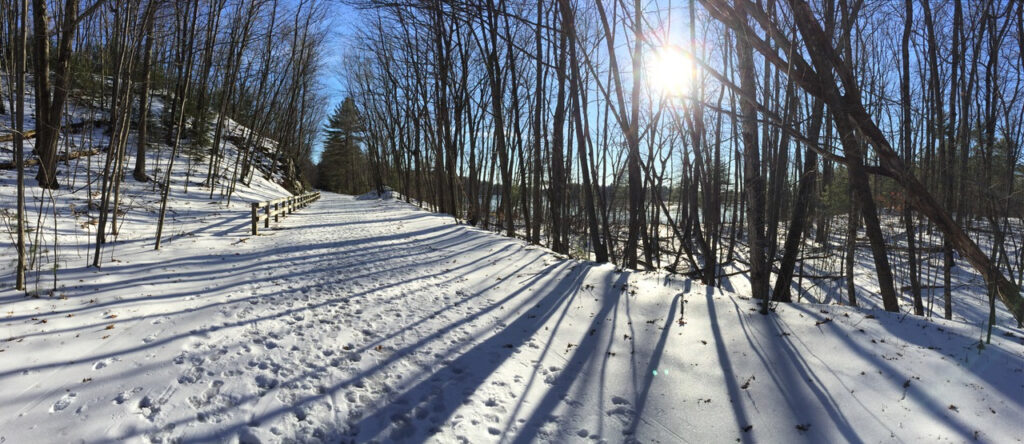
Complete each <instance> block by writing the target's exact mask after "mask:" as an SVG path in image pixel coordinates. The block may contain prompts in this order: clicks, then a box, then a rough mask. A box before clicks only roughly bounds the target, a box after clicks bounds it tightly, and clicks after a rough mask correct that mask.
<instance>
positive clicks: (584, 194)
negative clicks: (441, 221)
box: [345, 0, 1024, 322]
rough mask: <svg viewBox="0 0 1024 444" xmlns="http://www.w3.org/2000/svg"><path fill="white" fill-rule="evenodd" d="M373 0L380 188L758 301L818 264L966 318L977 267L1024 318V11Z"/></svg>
mask: <svg viewBox="0 0 1024 444" xmlns="http://www.w3.org/2000/svg"><path fill="white" fill-rule="evenodd" d="M355 3H356V5H358V6H359V7H360V8H363V10H364V11H365V14H368V15H369V16H370V17H371V18H370V19H367V20H364V23H363V25H362V26H361V27H360V29H359V32H358V36H359V37H358V39H356V41H357V46H356V48H354V49H352V50H351V52H350V54H348V55H347V58H346V63H345V66H346V74H347V75H346V77H345V78H346V81H347V85H348V90H349V92H350V93H351V94H352V97H353V98H354V99H355V100H356V101H357V103H358V104H359V108H360V110H361V112H362V113H363V118H364V119H365V121H366V144H365V145H366V156H367V157H368V161H369V162H370V163H371V164H372V169H371V170H370V171H369V172H368V173H367V174H369V175H370V176H371V177H369V178H368V179H372V182H374V183H375V184H376V186H377V187H379V188H381V187H385V186H389V187H393V188H395V189H396V190H398V191H400V192H401V193H402V194H403V195H404V196H406V198H407V199H415V200H417V201H419V202H420V203H421V205H429V207H430V208H431V209H434V210H436V211H440V212H443V213H448V214H452V215H455V217H457V218H461V219H465V220H467V221H469V223H471V224H473V225H479V226H481V227H484V228H489V229H492V230H495V231H500V232H502V233H504V234H506V235H507V236H515V237H520V238H523V239H526V240H528V241H530V242H531V243H535V244H539V245H543V246H546V247H549V248H551V249H552V250H554V251H555V252H558V253H563V254H569V255H571V256H573V257H579V258H585V259H592V260H595V261H597V262H612V263H615V264H617V265H619V266H622V267H624V268H628V269H647V270H653V269H667V270H671V271H674V272H678V273H682V274H686V275H688V276H692V277H695V278H699V279H700V281H701V282H703V283H704V284H707V285H715V283H716V282H717V281H719V280H720V279H721V278H722V276H723V275H728V274H731V273H748V274H749V278H750V292H751V296H752V297H753V298H755V299H758V300H763V301H764V302H765V303H764V305H763V306H762V307H763V309H764V310H769V309H770V307H771V303H770V302H771V301H782V302H789V301H791V300H793V299H794V298H795V297H798V296H796V295H794V294H793V293H794V290H793V288H794V287H795V286H798V284H795V283H794V279H796V280H799V281H801V282H802V281H803V279H800V277H805V278H807V279H809V280H812V281H814V280H817V281H833V282H834V281H836V280H843V281H845V287H846V288H841V289H840V288H836V289H834V290H833V293H839V294H838V295H836V296H835V297H839V298H842V300H843V301H844V302H845V303H847V304H850V305H857V303H858V300H864V299H865V298H878V299H879V300H880V301H881V303H882V305H883V306H884V308H885V309H886V310H888V311H899V310H901V303H902V302H901V301H903V300H904V299H906V300H907V301H908V303H909V306H908V307H907V308H905V310H912V311H913V312H914V314H916V315H924V314H926V312H927V314H928V315H932V314H936V315H939V314H941V315H942V316H944V317H946V318H947V319H951V318H952V316H953V313H954V312H955V306H956V301H955V299H956V297H955V293H957V286H958V285H957V284H954V282H955V281H956V280H957V279H956V275H957V273H958V271H957V270H958V267H961V268H962V269H967V270H970V273H971V274H975V275H980V276H981V278H983V280H984V285H983V288H982V289H981V291H985V292H987V293H989V294H990V295H991V297H993V298H995V299H998V301H1000V302H999V303H1000V304H1004V305H1005V307H1006V308H1007V309H1008V310H1009V311H1010V312H1012V313H1013V316H1014V317H1015V318H1016V319H1017V320H1018V322H1019V321H1020V320H1022V319H1024V301H1022V299H1021V296H1020V292H1019V290H1018V289H1019V286H1020V284H1021V280H1022V278H1024V268H1022V267H1024V261H1022V260H1021V254H1022V252H1024V250H1022V249H1021V248H1020V247H1019V245H1020V244H1021V241H1022V240H1024V239H1021V237H1020V236H1021V230H1020V214H1021V213H1020V211H1021V209H1022V206H1021V204H1022V201H1021V197H1020V193H1019V189H1020V185H1017V184H1018V182H1020V181H1021V179H1020V177H1019V173H1020V172H1021V170H1020V160H1021V159H1020V151H1021V143H1022V141H1024V139H1022V137H1024V133H1022V125H1021V123H1022V121H1021V119H1022V113H1021V109H1022V108H1021V103H1024V98H1022V97H1021V94H1022V93H1024V89H1022V88H1024V83H1022V77H1021V68H1022V67H1024V66H1022V64H1024V51H1022V48H1024V31H1022V26H1024V23H1022V5H1021V4H1020V3H1017V2H999V1H985V2H965V1H961V0H951V1H929V0H924V1H920V0H917V1H915V0H906V1H858V0H824V1H820V2H807V1H803V0H793V1H771V0H770V1H753V0H740V1H736V2H722V1H715V0H700V1H696V0H690V1H685V0H681V1H675V2H672V1H668V2H656V3H655V4H651V3H648V2H642V1H639V0H635V1H633V2H629V1H611V2H594V3H593V4H591V3H589V2H572V1H569V0H559V1H554V2H547V1H538V2H528V1H502V0H488V1H479V2H376V1H365V2H355ZM897 18H898V20H897ZM862 249H866V250H868V251H869V252H870V260H871V263H870V266H869V268H870V271H869V272H867V273H864V274H858V273H855V267H854V266H855V264H856V263H857V259H856V255H857V251H858V250H862ZM833 258H838V260H833ZM737 264H738V265H737ZM855 278H856V280H858V281H863V280H869V281H870V282H871V284H869V285H870V287H871V288H872V289H873V291H869V292H867V293H869V294H858V290H857V287H856V285H855V283H854V281H855ZM800 288H803V287H800ZM798 291H799V292H803V291H804V290H802V289H801V290H798ZM842 293H845V296H844V295H843V294H842ZM905 296H906V297H905ZM935 299H938V301H935ZM993 310H994V309H993ZM993 319H994V318H993Z"/></svg>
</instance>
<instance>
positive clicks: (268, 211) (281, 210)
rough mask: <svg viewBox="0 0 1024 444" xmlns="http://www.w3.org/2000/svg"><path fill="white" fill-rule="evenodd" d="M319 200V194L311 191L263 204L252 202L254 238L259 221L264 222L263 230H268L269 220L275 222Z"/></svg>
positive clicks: (257, 230)
mask: <svg viewBox="0 0 1024 444" xmlns="http://www.w3.org/2000/svg"><path fill="white" fill-rule="evenodd" d="M319 198H320V192H319V191H312V192H309V193H303V194H300V195H298V196H291V197H282V198H280V199H274V200H268V201H264V202H253V203H252V234H253V235H254V236H255V235H257V234H259V226H260V221H263V222H264V225H263V226H264V228H270V219H271V218H273V219H274V222H277V221H278V220H279V218H281V217H284V216H287V215H289V214H291V213H292V212H294V211H295V210H298V209H299V208H303V207H305V206H306V205H309V204H311V203H313V202H316V200H317V199H319Z"/></svg>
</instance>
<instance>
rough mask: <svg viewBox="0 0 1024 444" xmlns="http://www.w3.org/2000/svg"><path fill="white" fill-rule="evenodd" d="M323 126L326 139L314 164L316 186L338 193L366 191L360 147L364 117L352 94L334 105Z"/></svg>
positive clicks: (364, 159) (362, 155) (364, 160)
mask: <svg viewBox="0 0 1024 444" xmlns="http://www.w3.org/2000/svg"><path fill="white" fill-rule="evenodd" d="M324 130H325V131H326V132H327V140H326V141H325V143H324V151H323V154H322V155H321V156H320V163H319V164H318V165H317V170H318V175H317V176H318V178H317V186H318V187H319V188H320V189H323V190H327V191H334V192H338V193H346V194H359V193H362V192H365V191H366V189H367V187H368V185H367V183H368V182H367V178H366V166H367V165H366V163H367V162H366V156H365V154H364V153H363V150H362V148H361V144H362V141H363V132H364V128H363V121H362V118H361V117H360V116H359V111H358V110H357V109H356V104H355V101H353V100H352V98H351V97H346V98H345V100H344V101H342V102H341V104H339V105H338V106H337V107H336V108H335V109H334V112H333V113H332V114H331V117H330V119H329V120H328V123H327V127H326V128H325V129H324Z"/></svg>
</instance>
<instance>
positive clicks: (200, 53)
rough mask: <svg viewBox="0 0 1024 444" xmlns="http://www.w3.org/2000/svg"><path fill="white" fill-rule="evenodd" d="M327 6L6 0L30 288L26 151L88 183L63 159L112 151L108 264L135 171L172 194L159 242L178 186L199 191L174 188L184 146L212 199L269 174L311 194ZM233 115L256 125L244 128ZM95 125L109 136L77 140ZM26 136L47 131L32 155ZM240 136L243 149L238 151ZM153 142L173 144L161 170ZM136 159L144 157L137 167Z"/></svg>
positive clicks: (102, 237)
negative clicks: (308, 174) (201, 163)
mask: <svg viewBox="0 0 1024 444" xmlns="http://www.w3.org/2000/svg"><path fill="white" fill-rule="evenodd" d="M327 12H328V9H327V2H325V1H321V0H298V1H279V0H182V1H168V0H63V1H57V0H4V1H0V52H2V60H0V64H2V65H0V70H2V71H3V73H4V81H3V82H0V87H2V89H0V96H2V99H3V100H2V101H0V103H2V104H3V105H4V106H2V107H0V108H2V109H0V111H2V112H3V113H5V114H6V113H8V112H9V113H11V118H10V122H11V125H10V126H11V128H10V131H11V132H12V133H13V135H12V139H13V155H12V157H13V161H12V165H13V166H14V167H15V168H16V169H17V170H18V194H19V198H18V202H19V203H18V214H17V219H18V224H17V225H18V227H17V231H18V235H17V237H18V242H17V243H18V250H19V252H18V253H19V266H18V269H19V271H18V282H17V286H18V288H19V289H20V288H24V277H23V275H24V268H25V265H24V257H25V242H24V223H23V221H24V219H25V218H26V217H25V210H24V189H23V187H24V182H25V177H24V176H25V161H26V159H29V158H32V160H33V163H36V164H38V171H37V172H36V174H35V179H36V181H37V183H38V186H39V187H42V188H44V189H51V190H52V189H58V188H61V187H64V186H65V184H64V183H62V182H64V181H71V180H73V177H74V175H65V176H61V175H60V174H58V159H62V158H63V159H67V158H71V157H72V156H74V155H81V154H83V153H85V154H96V153H98V152H106V154H107V156H106V159H105V161H104V166H103V170H102V173H101V176H100V177H101V178H102V180H100V181H99V182H100V183H99V184H98V190H95V191H96V192H98V195H99V197H98V203H96V204H95V206H96V207H98V211H99V217H98V220H99V222H98V227H97V237H96V253H95V260H94V264H95V265H97V266H98V265H99V261H100V250H101V248H102V245H103V244H104V242H105V241H106V236H107V235H108V234H116V230H117V226H118V223H117V218H118V217H119V212H118V204H119V193H120V184H121V183H122V181H124V180H125V178H126V176H127V174H126V170H127V169H131V171H132V173H131V176H132V178H133V179H134V180H137V181H143V182H146V181H152V182H153V184H154V190H155V191H156V190H159V192H160V194H161V197H162V206H161V210H160V222H159V226H158V228H157V246H158V247H159V242H160V231H161V229H162V225H163V215H164V213H165V211H166V199H167V195H168V191H169V189H170V188H171V187H172V186H182V187H184V189H185V191H188V186H189V182H190V180H188V179H187V180H186V181H185V182H184V183H180V184H172V182H171V176H172V172H173V171H174V169H175V168H181V167H182V166H183V165H181V164H180V163H179V164H175V160H176V158H177V157H178V156H179V154H187V155H188V157H187V159H188V162H189V165H188V174H187V177H188V178H189V179H190V178H191V174H192V162H193V160H205V161H206V165H205V171H198V172H196V176H197V178H198V179H200V180H201V185H200V186H201V187H202V188H204V192H205V191H208V192H209V195H210V197H211V198H212V197H213V196H214V195H215V193H217V194H219V195H220V196H222V197H226V198H227V199H228V200H230V197H231V194H232V193H233V191H234V190H235V187H236V185H237V184H238V183H239V182H244V183H248V181H249V180H250V179H251V177H252V175H253V174H254V173H256V172H257V171H259V172H261V174H265V175H266V176H267V177H271V176H275V179H276V180H279V181H280V182H282V184H283V185H284V186H286V187H288V188H290V189H292V190H293V191H297V190H299V189H301V188H303V187H304V185H303V183H302V172H303V171H311V170H312V169H313V165H312V163H311V161H310V160H309V154H310V152H311V151H312V147H313V144H314V140H315V139H316V138H317V137H318V135H319V134H318V133H319V130H320V128H319V125H320V124H321V122H322V119H323V117H324V113H325V110H324V108H325V102H326V101H325V97H324V95H323V92H322V91H321V90H320V88H319V86H318V82H317V80H318V77H319V76H320V75H321V73H322V71H323V69H324V68H323V65H324V63H323V59H324V53H325V41H326V38H327V35H328V30H327V20H328V15H327ZM26 104H28V105H26ZM84 109H88V110H89V114H90V115H94V116H96V117H95V119H92V121H76V120H75V115H76V113H75V112H74V111H82V110H84ZM79 114H80V113H79ZM157 115H159V119H158V118H157V117H156V116H157ZM229 119H230V120H233V121H235V122H237V123H239V124H241V125H243V126H245V127H246V128H248V129H249V131H241V132H238V131H235V130H234V128H233V127H232V126H231V125H230V122H229ZM93 126H95V127H100V128H103V131H104V136H105V137H102V138H90V139H89V142H91V143H92V144H94V145H95V146H89V147H86V148H87V149H86V150H84V151H82V152H77V151H75V149H74V147H73V144H72V138H73V137H72V134H74V133H78V132H80V131H82V130H83V128H91V127H93ZM130 131H132V132H135V133H136V135H137V137H134V138H133V137H129V132H130ZM25 135H34V139H33V140H32V141H31V142H28V144H30V146H31V148H29V150H28V151H26V144H27V143H26V142H27V141H26V137H23V136H25ZM229 141H230V142H231V143H232V144H231V146H233V147H234V149H235V150H237V151H233V152H230V153H229V152H227V150H228V149H229V145H228V142H229ZM157 142H162V143H157ZM165 146H167V147H170V153H166V154H165V153H164V152H163V151H162V149H163V147H165ZM150 147H155V148H156V149H157V150H160V152H158V153H155V154H156V156H155V157H156V159H158V161H157V162H156V164H155V165H154V164H151V165H147V158H150V159H151V158H152V157H153V154H154V153H150V155H149V156H147V150H148V149H150ZM130 154H134V165H126V163H127V162H128V160H129V155H130ZM160 159H165V161H163V162H161V161H160ZM279 171H280V172H283V173H282V174H280V175H278V173H277V172H279ZM62 177H63V179H62ZM88 185H89V187H90V188H89V191H90V192H89V200H90V206H93V203H92V199H93V197H92V196H93V194H94V190H93V188H92V187H93V185H92V181H91V180H90V181H89V184H88Z"/></svg>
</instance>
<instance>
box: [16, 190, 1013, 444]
mask: <svg viewBox="0 0 1024 444" xmlns="http://www.w3.org/2000/svg"><path fill="white" fill-rule="evenodd" d="M236 222H237V221H236ZM126 259H130V260H131V263H130V264H127V263H126V264H117V263H113V264H108V265H107V266H105V267H104V268H103V269H102V270H99V271H97V270H95V269H86V268H81V269H70V270H65V271H64V273H66V274H67V275H66V276H64V277H62V279H64V280H67V281H69V282H74V283H76V284H77V286H76V287H70V288H67V289H66V290H65V292H66V295H67V300H54V299H49V300H47V299H45V298H44V299H36V300H25V299H24V298H23V297H21V296H20V295H15V294H14V293H13V292H11V291H4V292H2V293H0V301H2V302H0V307H2V308H4V309H5V310H4V311H5V314H4V315H3V316H5V317H4V318H0V320H2V321H3V327H2V330H0V339H7V338H10V339H9V340H7V341H5V342H0V349H4V351H5V352H4V353H3V354H0V360H2V361H3V363H0V387H2V390H0V442H4V440H5V439H6V440H7V442H12V443H13V442H27V441H33V440H39V439H42V440H43V441H76V440H83V441H88V442H93V441H106V440H116V439H126V440H129V441H140V442H192V441H229V442H245V443H250V442H279V441H288V440H298V441H304V442H305V441H309V442H316V441H323V442H338V441H341V442H349V441H352V442H364V441H370V440H377V441H381V442H390V441H403V440H405V441H413V442H415V441H424V440H427V441H438V442H497V441H505V442H520V441H558V442H563V441H579V442H620V441H633V440H636V441H642V442H649V441H660V442H724V441H733V440H737V439H738V440H744V441H758V440H765V441H790V442H792V441H809V442H822V441H836V440H844V441H849V442H874V441H890V440H894V441H920V440H927V441H952V442H961V441H969V440H973V439H979V440H981V441H989V442H1019V441H1020V440H1021V439H1022V437H1024V430H1022V428H1021V425H1020V418H1021V417H1024V385H1022V381H1024V374H1022V373H1021V372H1022V369H1024V363H1022V362H1024V345H1022V344H1021V340H1020V339H1019V338H1020V337H1021V331H1020V330H1019V329H1010V328H1003V327H1001V328H999V329H997V332H996V333H997V334H996V337H995V339H994V341H993V344H992V345H991V346H989V348H988V349H987V350H985V351H984V352H983V353H982V352H978V351H977V350H971V348H970V347H971V344H972V343H976V340H977V337H978V328H977V327H976V326H970V325H966V324H960V323H953V322H944V321H935V322H933V321H926V320H922V319H918V318H913V317H912V318H909V319H906V318H901V317H897V316H894V315H890V314H886V313H878V312H873V311H872V312H870V313H871V314H872V315H873V316H875V318H871V317H866V316H865V315H866V314H868V312H863V311H857V310H855V309H848V308H844V307H836V306H818V305H802V306H801V305H792V306H784V307H780V309H779V315H778V316H776V317H769V318H765V317H762V316H760V315H757V314H755V313H754V312H753V310H754V307H755V305H754V304H753V303H751V302H750V301H747V300H745V299H741V298H739V297H736V296H735V295H733V294H730V293H724V292H720V291H717V290H711V289H706V288H705V287H702V286H700V285H698V284H693V283H690V282H688V281H685V280H683V279H682V278H680V277H674V276H669V275H666V274H663V273H619V272H616V271H615V270H614V268H613V267H612V266H610V265H604V266H597V265H594V264H591V263H586V262H579V261H574V260H565V259H562V258H559V257H556V256H555V255H553V254H552V253H550V252H548V251H547V250H544V249H541V248H536V247H531V246H528V245H527V244H525V243H523V242H521V241H517V240H510V239H507V238H501V237H498V236H495V235H492V234H489V233H486V232H484V231H481V230H477V229H475V228H471V227H467V226H465V225H458V224H455V223H454V221H452V219H451V218H445V217H443V216H439V215H432V214H429V213H427V212H425V211H422V210H419V209H416V208H415V207H412V206H410V205H407V204H404V203H401V202H396V201H391V200H379V199H368V198H354V197H350V196H340V195H334V194H330V193H325V194H324V199H323V200H321V201H319V202H316V203H314V204H313V205H311V206H310V207H308V208H305V209H302V210H300V211H298V212H296V213H295V214H293V215H291V216H289V217H287V218H286V219H284V220H283V221H282V222H280V223H275V224H274V228H271V229H269V230H263V232H262V233H261V235H260V236H256V237H249V236H248V235H247V233H244V230H242V231H239V232H236V233H234V234H231V235H221V236H215V235H212V234H209V233H199V234H198V235H195V236H192V237H189V238H185V239H181V240H178V241H176V242H174V243H172V244H171V245H170V246H168V247H167V248H165V249H164V250H162V251H159V252H139V253H137V254H135V255H133V256H132V257H130V258H126ZM79 280H81V281H79ZM681 304H685V306H686V315H685V318H686V319H687V321H688V323H687V324H686V325H685V326H682V325H679V323H677V320H678V319H679V310H680V305H681ZM8 311H9V313H8ZM40 319H45V320H47V323H45V324H40V323H39V320H40ZM825 319H828V321H825ZM818 322H822V323H820V324H819V323H818ZM1006 332H1010V334H1015V335H1016V336H1013V337H1011V336H1004V334H1005V333H1006ZM879 341H880V342H879ZM15 356H17V357H18V359H12V358H14V357H15ZM805 424H807V426H804V425H805ZM748 426H749V427H748Z"/></svg>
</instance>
